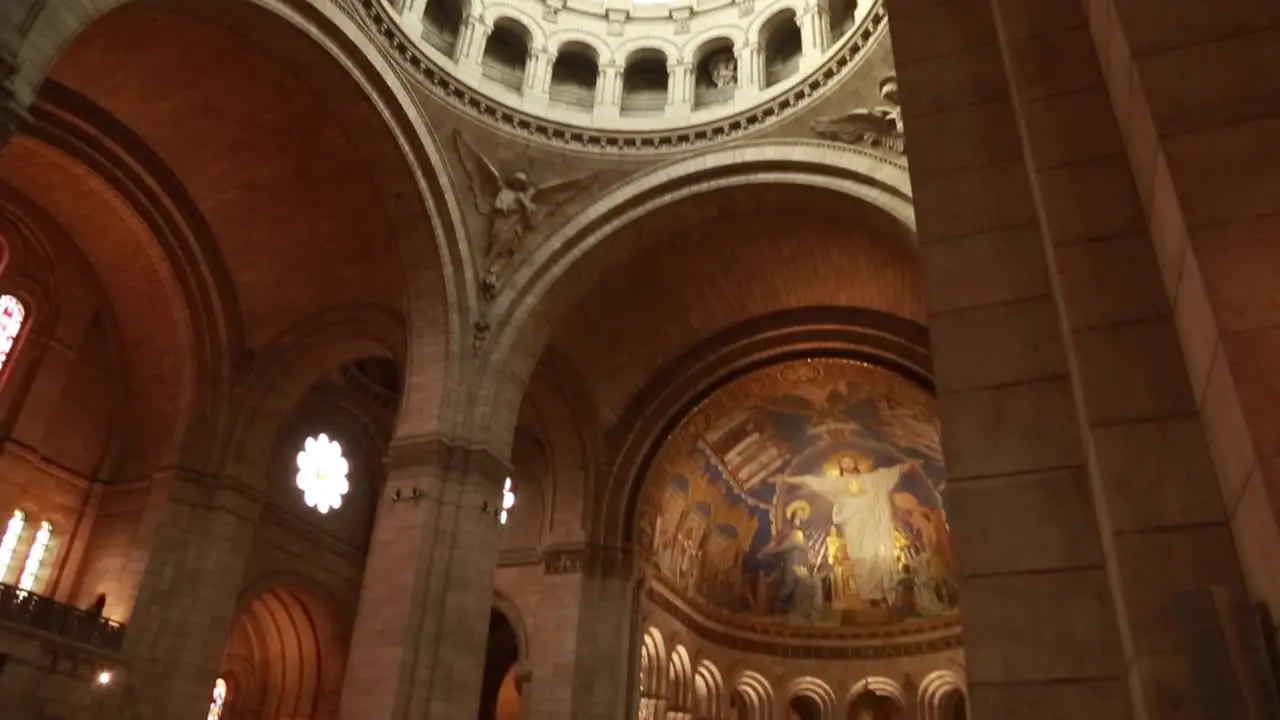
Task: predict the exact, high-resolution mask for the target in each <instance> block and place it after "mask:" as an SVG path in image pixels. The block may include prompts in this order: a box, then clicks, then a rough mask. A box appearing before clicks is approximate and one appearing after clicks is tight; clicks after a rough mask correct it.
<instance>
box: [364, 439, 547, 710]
mask: <svg viewBox="0 0 1280 720" xmlns="http://www.w3.org/2000/svg"><path fill="white" fill-rule="evenodd" d="M508 473H509V468H508V467H507V465H506V463H505V462H504V461H502V460H500V459H499V458H497V457H495V456H493V455H491V454H489V453H487V452H485V451H482V450H475V449H471V448H469V447H467V446H466V445H463V444H452V443H448V442H445V441H441V440H431V441H423V442H420V443H415V444H410V445H404V444H396V445H393V447H392V452H391V462H390V477H389V480H388V482H387V486H386V488H385V489H384V492H383V495H382V498H381V499H380V501H379V505H378V516H377V521H376V523H375V525H374V531H373V537H372V539H371V541H370V546H369V556H368V560H367V563H366V565H365V576H364V584H363V587H362V589H361V593H360V607H359V610H358V612H357V615H356V623H355V630H354V633H353V636H352V641H351V655H350V659H349V662H348V665H347V676H346V680H345V683H344V686H343V694H342V712H341V716H342V717H343V718H344V719H347V720H391V719H393V718H394V719H396V720H400V719H402V718H413V719H414V720H428V719H431V720H453V719H454V718H465V717H475V715H476V713H477V712H478V711H479V705H480V686H481V681H482V679H483V673H484V654H485V642H486V639H487V637H488V632H489V610H490V607H491V604H492V598H493V571H494V567H495V566H496V564H497V557H498V540H499V533H498V528H499V525H498V519H497V508H498V507H499V505H500V503H501V493H502V483H503V481H504V480H505V479H506V477H507V475H508ZM534 679H535V681H536V680H537V678H536V676H535V678H534Z"/></svg>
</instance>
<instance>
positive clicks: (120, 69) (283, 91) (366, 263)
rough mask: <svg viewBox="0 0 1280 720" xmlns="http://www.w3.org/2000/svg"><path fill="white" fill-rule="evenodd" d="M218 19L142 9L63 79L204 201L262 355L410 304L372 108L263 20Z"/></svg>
mask: <svg viewBox="0 0 1280 720" xmlns="http://www.w3.org/2000/svg"><path fill="white" fill-rule="evenodd" d="M228 5H231V3H228ZM234 5H237V6H239V5H241V4H240V3H235V4H234ZM217 22H218V21H215V20H213V19H211V18H209V17H207V16H198V15H192V14H186V13H183V12H182V11H181V9H180V7H175V6H173V5H170V4H166V5H162V6H161V5H155V4H150V3H146V2H139V3H130V4H128V5H126V6H124V7H123V8H121V9H119V10H116V11H114V12H112V13H110V14H108V15H107V16H106V17H105V18H103V19H102V20H100V21H98V22H97V23H96V24H94V25H93V26H91V27H90V28H89V29H88V30H87V31H86V33H85V34H84V35H83V36H81V37H80V38H78V39H77V40H76V42H75V43H73V45H72V46H71V48H70V49H69V50H68V51H67V53H66V54H65V55H63V57H62V58H60V59H59V61H58V63H57V65H56V66H55V68H54V71H53V79H54V80H56V81H58V82H60V83H63V84H65V85H68V86H70V87H71V88H73V89H75V90H78V91H79V92H81V93H83V94H84V95H86V96H88V97H89V98H90V99H91V100H93V101H94V102H96V103H98V104H99V105H101V106H103V107H104V108H106V109H107V110H108V111H110V112H111V113H112V114H114V115H115V116H116V117H118V118H119V119H121V120H122V121H123V122H124V123H125V124H126V125H128V126H129V127H130V128H131V129H132V130H133V131H134V132H136V133H137V134H139V135H140V136H141V137H142V138H143V140H144V141H146V142H147V144H148V145H150V146H151V148H152V149H153V150H155V151H156V152H157V153H158V154H159V156H160V157H161V159H163V160H164V162H165V163H166V164H167V165H169V167H170V168H172V169H173V170H174V172H175V173H176V174H177V175H178V177H179V178H180V179H181V181H182V183H183V184H184V185H185V186H186V189H187V192H189V193H190V194H191V195H192V197H194V198H195V200H196V202H197V204H198V205H199V206H200V209H201V211H202V212H203V214H204V215H205V218H206V220H208V222H209V224H210V226H211V229H212V232H213V235H214V237H215V238H217V240H218V244H219V246H220V247H221V249H222V254H223V256H224V258H225V261H226V263H227V265H228V267H229V268H230V270H231V278H232V281H233V282H234V284H235V289H236V296H237V300H238V302H239V304H240V307H241V311H242V312H243V314H244V321H245V333H246V336H247V337H246V341H247V343H248V345H249V346H250V347H258V346H260V345H261V344H262V343H264V342H266V341H268V340H269V339H270V338H271V337H272V336H274V335H275V334H277V333H279V332H281V331H282V330H284V329H285V328H287V327H288V326H289V325H290V324H292V323H294V322H296V321H298V320H299V319H300V318H302V317H305V316H306V315H307V314H308V313H311V312H315V311H316V310H318V309H321V308H325V307H331V306H334V305H340V304H343V303H350V302H368V303H376V304H379V305H383V306H386V307H389V308H393V309H399V308H400V307H401V306H402V303H403V294H404V293H403V287H404V283H403V281H402V280H401V279H400V277H399V271H398V267H399V262H398V260H399V256H398V254H397V251H396V247H395V245H394V244H393V243H392V233H391V228H390V227H389V224H388V220H387V213H386V211H385V206H384V205H383V204H382V201H381V200H380V198H379V188H378V184H377V182H376V181H375V180H374V178H373V177H371V173H370V168H369V164H368V162H367V161H366V157H365V156H364V153H363V148H362V145H363V144H364V141H365V135H366V134H367V135H368V136H372V137H377V135H376V133H377V132H378V126H377V123H380V122H381V120H380V118H378V117H377V114H376V111H375V109H374V108H373V106H372V105H371V104H370V103H369V102H368V101H367V100H366V99H365V98H364V97H363V95H362V94H361V92H360V90H359V88H358V87H357V86H356V85H355V83H354V81H351V80H349V79H348V78H346V77H343V76H342V71H341V70H339V69H338V68H337V67H336V66H335V65H334V63H333V61H332V60H331V59H330V58H329V57H328V56H327V55H326V54H325V53H324V51H323V49H321V48H320V47H319V46H315V45H314V44H312V43H311V42H310V41H309V40H307V39H305V38H302V37H297V38H294V37H292V36H294V35H299V34H298V33H297V32H296V31H294V30H292V28H289V27H288V26H287V25H286V24H285V23H284V22H283V21H281V20H279V19H277V18H275V17H274V16H272V15H270V14H269V13H267V12H266V11H261V10H256V9H252V8H241V9H240V10H239V12H237V13H235V16H234V25H219V24H217ZM273 31H274V32H273ZM299 53H301V55H300V54H299ZM325 71H328V72H325ZM335 76H336V77H335ZM360 110H363V111H364V112H363V113H360V112H358V111H360ZM361 114H363V115H364V116H365V117H359V115H361ZM381 134H382V135H385V134H386V131H385V130H382V133H381Z"/></svg>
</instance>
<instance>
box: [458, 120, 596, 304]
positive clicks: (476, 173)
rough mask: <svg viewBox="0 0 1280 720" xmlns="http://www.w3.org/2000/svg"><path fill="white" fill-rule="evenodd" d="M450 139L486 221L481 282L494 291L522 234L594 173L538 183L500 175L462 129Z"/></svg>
mask: <svg viewBox="0 0 1280 720" xmlns="http://www.w3.org/2000/svg"><path fill="white" fill-rule="evenodd" d="M454 140H455V142H456V144H457V146H458V155H459V156H461V158H462V167H463V169H464V170H465V171H466V173H467V179H468V180H469V181H470V182H471V193H472V195H473V196H474V197H475V203H476V209H477V210H478V211H479V212H480V214H482V215H484V216H485V217H486V218H487V219H488V221H489V238H488V245H487V246H486V247H485V251H484V284H485V286H486V288H487V292H495V291H496V289H497V284H498V279H499V276H500V275H501V273H502V271H503V269H504V268H505V267H506V264H507V263H508V262H510V260H511V258H513V257H514V256H515V254H516V253H517V252H519V250H520V248H521V245H522V243H523V242H524V238H525V235H527V234H528V233H529V232H530V231H532V230H533V229H534V228H536V227H538V225H539V224H540V223H541V222H542V221H543V220H545V219H546V218H547V216H548V215H550V214H552V213H554V212H555V211H556V210H558V209H559V208H561V207H563V206H564V205H566V204H568V203H570V202H572V201H573V200H575V199H576V198H578V197H579V196H581V195H582V194H584V193H585V192H586V191H588V190H590V189H591V182H592V180H593V179H594V178H595V173H591V174H588V175H584V176H582V177H578V178H574V179H571V180H560V181H558V182H553V183H549V184H547V185H542V186H539V185H535V184H534V183H533V182H532V181H531V180H530V179H529V176H528V175H527V174H526V173H524V172H521V171H516V172H512V173H510V174H509V175H507V176H506V177H503V176H502V175H501V174H499V173H498V170H497V169H496V168H494V166H493V164H492V163H490V162H489V161H488V160H487V159H485V157H484V156H483V155H481V154H480V153H479V151H477V150H476V149H475V148H473V147H471V145H470V144H469V143H467V141H466V139H465V138H463V137H462V134H461V133H454Z"/></svg>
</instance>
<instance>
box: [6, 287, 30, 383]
mask: <svg viewBox="0 0 1280 720" xmlns="http://www.w3.org/2000/svg"><path fill="white" fill-rule="evenodd" d="M26 319H27V308H26V307H24V306H23V305H22V301H21V300H19V299H18V298H16V297H14V296H12V295H0V370H3V369H4V366H5V363H7V362H8V361H9V355H10V354H12V353H13V346H14V344H15V343H17V342H18V334H19V333H21V332H22V323H24V322H25V321H26Z"/></svg>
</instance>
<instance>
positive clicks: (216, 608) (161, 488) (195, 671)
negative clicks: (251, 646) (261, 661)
mask: <svg viewBox="0 0 1280 720" xmlns="http://www.w3.org/2000/svg"><path fill="white" fill-rule="evenodd" d="M260 514H261V502H260V501H258V500H255V499H252V498H250V497H248V496H246V495H244V494H243V493H240V492H238V491H236V490H233V489H231V488H229V487H225V486H224V487H214V486H211V485H210V484H209V482H208V478H207V477H203V476H201V475H199V474H197V473H193V472H189V471H183V470H177V471H169V472H166V473H163V474H160V475H157V476H156V477H154V478H152V480H151V485H150V488H149V497H148V501H147V504H146V508H145V510H144V511H143V513H142V516H141V517H140V518H139V521H138V530H137V534H136V536H135V538H134V547H135V550H134V553H133V557H132V560H130V561H127V562H126V563H125V565H124V567H122V568H121V571H122V573H123V574H125V575H126V576H129V575H130V574H131V572H130V571H131V569H136V571H137V574H138V575H140V581H139V582H138V590H137V594H136V599H134V601H133V603H132V611H131V612H130V613H129V615H128V620H127V622H128V631H127V634H126V636H125V646H124V653H125V658H126V661H127V663H128V666H129V672H128V676H127V677H126V678H124V682H125V683H126V686H125V688H124V689H123V691H122V692H121V693H120V694H119V696H118V703H119V704H118V705H117V710H118V715H116V716H118V717H128V718H132V719H135V720H170V719H171V718H188V717H190V718H196V717H201V716H202V713H206V712H207V711H208V708H209V697H210V693H211V692H212V689H213V682H214V679H215V678H216V677H217V674H218V670H219V663H220V661H221V659H222V652H223V650H224V648H225V645H226V641H227V634H228V633H229V632H230V628H231V623H232V621H233V620H234V614H235V611H236V602H237V600H238V597H239V593H240V590H241V585H242V583H243V579H244V569H245V565H246V562H247V560H248V553H249V548H250V546H251V543H252V540H253V534H254V529H255V528H256V526H257V523H258V518H259V516H260ZM108 603H109V605H108V606H109V607H110V605H111V604H113V603H112V598H111V597H110V596H108Z"/></svg>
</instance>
